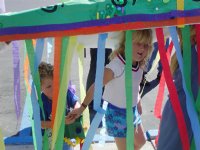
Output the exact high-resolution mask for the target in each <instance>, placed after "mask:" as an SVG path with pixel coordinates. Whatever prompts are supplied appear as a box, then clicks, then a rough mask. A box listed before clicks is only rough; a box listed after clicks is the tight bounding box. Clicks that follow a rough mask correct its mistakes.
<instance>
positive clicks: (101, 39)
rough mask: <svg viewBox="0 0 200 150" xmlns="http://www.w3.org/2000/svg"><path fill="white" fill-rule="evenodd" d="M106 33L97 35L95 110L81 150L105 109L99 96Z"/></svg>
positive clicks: (89, 141) (86, 147) (85, 145)
mask: <svg viewBox="0 0 200 150" xmlns="http://www.w3.org/2000/svg"><path fill="white" fill-rule="evenodd" d="M107 37H108V34H107V33H105V34H99V37H98V49H97V64H98V65H97V68H96V77H95V85H94V86H95V87H94V110H96V111H97V113H96V115H95V117H94V119H93V121H92V123H91V126H90V128H89V130H88V133H87V136H86V139H85V142H84V144H83V147H82V150H88V149H89V147H90V145H91V143H92V140H93V138H94V135H95V133H96V130H97V128H98V126H99V124H100V122H101V120H102V118H103V115H104V114H105V110H104V109H102V108H101V98H102V87H103V75H104V62H105V43H106V39H107Z"/></svg>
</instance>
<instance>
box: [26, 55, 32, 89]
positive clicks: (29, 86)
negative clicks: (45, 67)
mask: <svg viewBox="0 0 200 150" xmlns="http://www.w3.org/2000/svg"><path fill="white" fill-rule="evenodd" d="M24 82H25V85H26V90H27V92H28V93H31V85H30V83H29V60H28V55H27V54H26V51H25V52H24Z"/></svg>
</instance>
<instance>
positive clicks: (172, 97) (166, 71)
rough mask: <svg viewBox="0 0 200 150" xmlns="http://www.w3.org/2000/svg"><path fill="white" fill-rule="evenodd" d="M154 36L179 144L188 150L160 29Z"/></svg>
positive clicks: (179, 107) (181, 113)
mask: <svg viewBox="0 0 200 150" xmlns="http://www.w3.org/2000/svg"><path fill="white" fill-rule="evenodd" d="M156 36H157V40H158V47H159V52H160V58H161V59H160V60H161V63H162V66H163V72H164V75H165V79H166V84H167V87H168V90H169V95H170V101H171V104H172V108H173V110H174V112H175V117H176V120H177V126H178V130H179V132H180V138H181V143H182V145H183V150H188V149H189V148H190V144H189V139H188V131H187V127H186V123H185V120H184V116H183V112H182V109H181V106H180V102H179V98H178V95H177V91H176V87H175V85H174V83H173V80H172V76H171V72H170V68H169V63H168V61H167V58H166V52H165V49H164V36H163V30H162V28H157V29H156Z"/></svg>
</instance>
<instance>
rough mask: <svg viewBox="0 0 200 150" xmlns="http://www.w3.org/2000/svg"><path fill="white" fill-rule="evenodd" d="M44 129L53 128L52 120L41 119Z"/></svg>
mask: <svg viewBox="0 0 200 150" xmlns="http://www.w3.org/2000/svg"><path fill="white" fill-rule="evenodd" d="M41 127H42V129H46V128H51V121H41Z"/></svg>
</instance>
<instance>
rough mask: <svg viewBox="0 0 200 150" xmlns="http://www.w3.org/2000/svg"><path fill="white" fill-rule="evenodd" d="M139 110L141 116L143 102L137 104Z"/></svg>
mask: <svg viewBox="0 0 200 150" xmlns="http://www.w3.org/2000/svg"><path fill="white" fill-rule="evenodd" d="M137 109H138V113H139V114H140V115H141V114H142V105H141V101H139V102H138V103H137Z"/></svg>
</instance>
